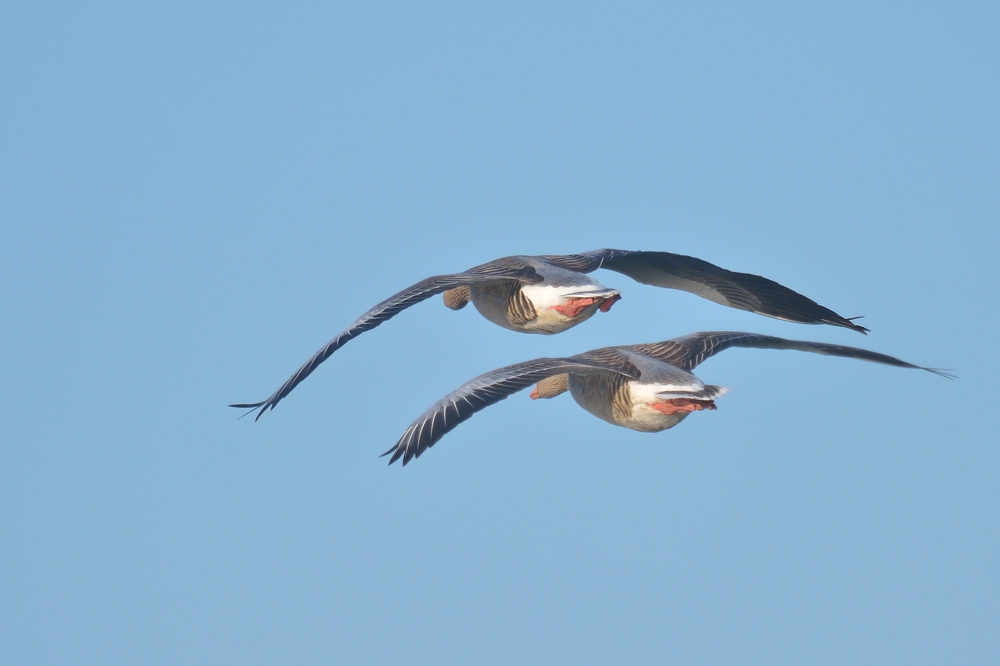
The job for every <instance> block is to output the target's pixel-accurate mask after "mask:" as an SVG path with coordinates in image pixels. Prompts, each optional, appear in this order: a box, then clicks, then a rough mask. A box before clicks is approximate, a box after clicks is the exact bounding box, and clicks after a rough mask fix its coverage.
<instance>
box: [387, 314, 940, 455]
mask: <svg viewBox="0 0 1000 666" xmlns="http://www.w3.org/2000/svg"><path fill="white" fill-rule="evenodd" d="M734 347H751V348H758V349H789V350H796V351H804V352H811V353H815V354H825V355H827V356H840V357H844V358H853V359H858V360H862V361H870V362H873V363H882V364H885V365H892V366H896V367H900V368H913V369H918V370H926V371H928V372H932V373H934V374H936V375H940V376H942V377H947V378H951V377H952V375H949V374H948V373H946V372H943V371H941V370H937V369H934V368H925V367H922V366H918V365H914V364H912V363H907V362H906V361H902V360H900V359H898V358H895V357H893V356H888V355H886V354H880V353H877V352H872V351H868V350H866V349H859V348H857V347H847V346H844V345H832V344H827V343H823V342H808V341H804V340H786V339H784V338H778V337H774V336H769V335H758V334H756V333H741V332H725V331H718V332H704V333H692V334H690V335H685V336H682V337H679V338H674V339H672V340H665V341H663V342H655V343H650V344H638V345H626V346H621V347H603V348H600V349H594V350H591V351H588V352H584V353H582V354H577V355H576V356H570V357H567V358H539V359H534V360H532V361H526V362H524V363H517V364H514V365H509V366H506V367H503V368H499V369H497V370H493V371H491V372H487V373H485V374H482V375H480V376H478V377H476V378H475V379H472V380H470V381H468V382H466V383H465V384H463V385H462V386H460V387H459V388H458V389H456V390H455V391H453V392H451V393H449V394H448V395H447V396H445V397H444V398H442V399H441V400H439V401H438V402H436V403H435V404H434V405H432V406H431V407H430V409H428V410H427V411H426V412H424V413H423V414H422V415H421V416H420V418H418V419H417V420H416V421H414V422H413V423H412V424H411V425H410V427H409V428H407V429H406V432H404V433H403V436H402V437H400V438H399V440H398V441H397V442H396V444H395V446H393V447H392V448H391V449H389V450H388V451H386V452H385V453H384V454H383V455H390V454H392V457H391V458H390V459H389V464H392V463H393V462H395V461H396V460H399V459H400V458H402V459H403V464H404V465H405V464H406V463H408V462H409V461H410V460H412V459H413V458H415V457H418V456H420V455H421V454H422V453H423V452H424V451H426V450H427V449H428V448H430V447H431V446H433V445H434V444H435V443H437V442H438V441H440V439H441V438H442V437H444V435H445V434H447V433H448V432H450V431H451V430H453V429H454V428H455V427H456V426H458V425H459V424H460V423H462V422H464V421H466V420H468V419H469V418H471V417H472V416H473V414H475V413H476V412H479V411H481V410H483V409H485V408H486V407H489V406H490V405H493V404H496V403H497V402H499V401H501V400H503V399H505V398H507V397H508V396H510V395H512V394H514V393H516V392H518V391H520V390H522V389H524V388H526V387H527V386H529V385H531V384H533V383H536V382H542V381H544V380H546V379H548V378H555V377H557V376H559V375H563V374H564V373H565V375H568V385H569V389H570V391H571V393H572V395H573V398H574V400H576V401H577V403H578V404H580V405H581V406H582V407H584V409H586V410H587V411H589V412H591V413H592V414H594V415H595V416H597V417H599V418H601V419H603V420H605V421H608V422H610V423H613V424H615V425H620V426H624V427H628V428H631V429H633V430H640V431H646V432H658V431H662V430H664V429H667V428H670V427H673V426H674V425H676V424H677V423H680V422H681V421H682V420H683V419H684V418H685V417H686V416H687V413H678V414H671V415H668V416H664V415H660V416H657V415H656V414H653V413H652V411H653V410H651V409H650V408H648V407H646V406H644V405H645V404H647V403H641V402H640V403H638V405H637V403H636V400H637V399H643V398H642V396H643V395H646V394H649V395H650V396H652V397H653V398H655V399H657V400H664V399H667V400H669V399H673V398H689V399H694V400H702V401H711V400H715V399H716V398H718V397H720V396H722V395H724V394H725V393H726V392H727V391H728V389H726V388H723V387H720V386H712V385H705V384H703V383H702V382H701V380H699V379H698V378H697V377H695V376H694V375H692V374H690V372H691V370H693V369H694V368H695V367H697V366H698V365H699V364H700V363H701V362H703V361H704V360H706V359H708V358H711V357H712V356H714V355H715V354H718V353H719V352H721V351H724V350H726V349H730V348H734ZM560 384H561V380H560ZM555 388H556V389H557V390H556V391H553V395H557V394H558V393H559V392H562V390H565V389H564V388H563V387H562V386H561V385H560V386H557V387H555ZM547 397H551V396H547ZM637 407H638V411H637ZM643 410H645V411H643ZM654 419H655V420H654Z"/></svg>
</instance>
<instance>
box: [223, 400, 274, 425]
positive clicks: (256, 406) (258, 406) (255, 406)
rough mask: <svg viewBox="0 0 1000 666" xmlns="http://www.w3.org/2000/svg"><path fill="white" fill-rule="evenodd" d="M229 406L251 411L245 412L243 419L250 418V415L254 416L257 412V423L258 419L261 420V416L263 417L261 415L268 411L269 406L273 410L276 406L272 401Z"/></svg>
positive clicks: (241, 416)
mask: <svg viewBox="0 0 1000 666" xmlns="http://www.w3.org/2000/svg"><path fill="white" fill-rule="evenodd" d="M229 406H230V407H235V408H236V409H246V410H249V411H247V412H245V413H243V414H241V415H240V418H241V419H242V418H243V417H244V416H249V415H250V414H253V413H254V412H257V416H256V418H254V421H256V420H257V419H259V418H260V416H261V414H263V413H264V412H265V411H267V408H268V406H270V407H271V409H274V405H273V404H271V401H270V400H264V401H263V402H248V403H239V404H235V405H229ZM257 410H260V411H259V412H258V411H257Z"/></svg>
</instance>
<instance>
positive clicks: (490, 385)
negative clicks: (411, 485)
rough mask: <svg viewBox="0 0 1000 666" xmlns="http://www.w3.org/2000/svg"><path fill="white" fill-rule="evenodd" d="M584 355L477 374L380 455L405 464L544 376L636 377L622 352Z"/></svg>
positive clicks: (634, 368)
mask: <svg viewBox="0 0 1000 666" xmlns="http://www.w3.org/2000/svg"><path fill="white" fill-rule="evenodd" d="M587 356H588V354H581V355H580V356H572V357H569V358H536V359H534V360H532V361H526V362H524V363H515V364H514V365H508V366H506V367H503V368H498V369H497V370H491V371H490V372H487V373H485V374H482V375H479V376H478V377H476V378H475V379H471V380H469V381H467V382H466V383H464V384H462V385H461V386H460V387H458V388H457V389H456V390H454V391H452V392H451V393H449V394H448V395H446V396H445V397H443V398H441V399H440V400H438V401H437V402H436V403H434V404H433V405H432V406H431V407H430V409H428V410H427V411H426V412H424V413H423V414H421V415H420V417H419V418H418V419H417V420H416V421H414V422H413V423H412V424H410V427H409V428H407V429H406V432H404V433H403V436H402V437H400V438H399V441H398V442H396V444H395V445H394V446H393V447H392V448H391V449H389V450H388V451H386V452H385V453H383V454H382V455H384V456H387V455H389V454H392V457H391V458H390V459H389V464H390V465H391V464H392V463H394V462H396V461H397V460H399V459H400V458H402V459H403V464H404V465H405V464H406V463H408V462H410V460H412V459H413V458H416V457H419V456H420V455H421V454H422V453H423V452H424V451H426V450H427V449H429V448H430V447H432V446H434V444H436V443H437V442H438V440H440V439H441V438H442V437H444V436H445V435H446V434H447V433H449V432H451V430H453V429H454V428H455V427H457V426H458V424H460V423H462V422H463V421H466V420H468V419H470V418H472V415H473V414H475V413H476V412H478V411H480V410H483V409H485V408H487V407H489V406H490V405H494V404H496V403H498V402H500V401H501V400H504V399H506V398H507V397H508V396H511V395H513V394H514V393H517V392H518V391H520V390H522V389H524V388H526V387H528V386H531V385H532V384H535V383H537V382H539V381H541V380H543V379H545V378H546V377H551V376H553V375H558V374H562V373H565V372H573V373H581V374H588V373H600V374H612V373H619V374H623V375H627V376H628V377H632V378H638V377H639V370H638V369H637V368H636V367H635V366H634V365H632V363H630V362H629V361H628V359H627V358H625V356H624V355H623V354H618V355H615V354H612V353H606V354H602V355H601V356H600V357H599V358H586V357H587Z"/></svg>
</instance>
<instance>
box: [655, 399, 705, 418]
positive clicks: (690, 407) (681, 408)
mask: <svg viewBox="0 0 1000 666" xmlns="http://www.w3.org/2000/svg"><path fill="white" fill-rule="evenodd" d="M650 407H652V408H653V409H655V410H656V411H658V412H662V413H664V414H666V415H668V416H669V415H670V414H681V413H684V412H700V411H701V410H703V409H715V401H714V400H689V399H687V398H674V399H673V400H664V401H663V402H654V403H652V404H651V405H650Z"/></svg>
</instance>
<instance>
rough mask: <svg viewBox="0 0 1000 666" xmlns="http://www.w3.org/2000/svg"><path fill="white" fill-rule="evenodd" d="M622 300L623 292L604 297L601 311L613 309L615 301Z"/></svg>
mask: <svg viewBox="0 0 1000 666" xmlns="http://www.w3.org/2000/svg"><path fill="white" fill-rule="evenodd" d="M620 300H622V296H621V294H615V295H614V296H612V297H611V298H606V299H604V302H603V303H601V307H600V308H599V309H600V311H601V312H607V311H608V310H610V309H611V306H612V305H614V304H615V303H617V302H618V301H620Z"/></svg>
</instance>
